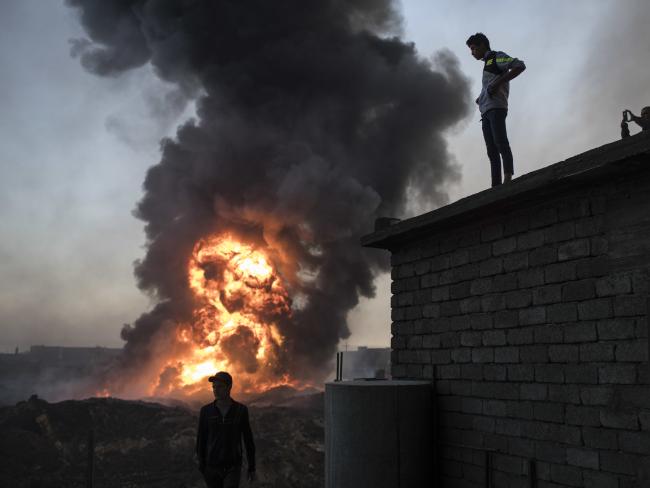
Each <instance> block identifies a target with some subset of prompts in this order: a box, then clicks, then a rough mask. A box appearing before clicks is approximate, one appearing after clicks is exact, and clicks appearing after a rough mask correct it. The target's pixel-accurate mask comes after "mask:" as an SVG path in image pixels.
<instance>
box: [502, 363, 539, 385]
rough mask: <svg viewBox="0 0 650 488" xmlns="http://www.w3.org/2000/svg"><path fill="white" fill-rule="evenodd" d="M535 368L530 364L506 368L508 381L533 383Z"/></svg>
mask: <svg viewBox="0 0 650 488" xmlns="http://www.w3.org/2000/svg"><path fill="white" fill-rule="evenodd" d="M534 379H535V368H534V367H533V366H532V365H530V364H517V365H510V366H508V381H533V380H534Z"/></svg>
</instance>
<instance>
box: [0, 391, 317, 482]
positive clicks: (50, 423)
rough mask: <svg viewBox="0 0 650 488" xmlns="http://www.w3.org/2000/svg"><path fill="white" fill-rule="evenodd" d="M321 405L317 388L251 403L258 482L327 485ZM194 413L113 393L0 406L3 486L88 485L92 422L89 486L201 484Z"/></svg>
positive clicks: (0, 475)
mask: <svg viewBox="0 0 650 488" xmlns="http://www.w3.org/2000/svg"><path fill="white" fill-rule="evenodd" d="M285 403H286V402H285ZM322 406H323V397H322V394H317V395H311V396H310V397H308V398H304V397H303V398H302V399H301V400H300V402H299V403H298V404H294V405H293V406H255V405H251V406H250V414H251V424H252V428H253V433H254V435H255V442H256V447H257V453H258V454H257V458H258V459H257V475H258V481H257V483H256V484H255V486H257V487H260V488H270V487H278V488H321V487H322V486H323V485H324V479H323V478H324V450H323V436H324V433H323V407H322ZM197 413H198V412H197V411H195V410H190V409H189V408H186V407H181V406H176V407H168V406H164V405H161V404H159V403H148V402H143V401H126V400H119V399H115V398H91V399H88V400H68V401H63V402H59V403H48V402H46V401H44V400H40V399H37V398H35V397H32V398H30V400H28V401H24V402H20V403H18V404H17V405H15V406H11V407H0V460H1V462H0V488H76V487H79V488H85V487H86V466H87V458H88V454H87V452H88V451H87V446H88V432H89V431H90V429H91V427H92V428H93V429H94V436H95V478H94V479H95V484H94V485H93V486H94V487H96V488H141V487H142V488H144V487H151V488H153V487H156V488H194V487H196V488H199V487H201V488H202V487H204V484H203V482H202V479H201V476H200V474H199V473H198V471H197V469H196V465H195V462H194V458H193V455H194V442H195V434H196V424H197ZM245 486H247V483H246V482H242V487H245Z"/></svg>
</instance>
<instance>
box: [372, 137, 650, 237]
mask: <svg viewBox="0 0 650 488" xmlns="http://www.w3.org/2000/svg"><path fill="white" fill-rule="evenodd" d="M642 170H646V171H647V170H650V132H647V131H646V132H642V133H639V134H636V135H634V136H632V137H630V138H627V139H624V140H620V141H616V142H612V143H610V144H606V145H604V146H601V147H598V148H595V149H592V150H590V151H587V152H584V153H582V154H579V155H577V156H573V157H572V158H569V159H567V160H565V161H561V162H559V163H555V164H552V165H550V166H547V167H545V168H542V169H539V170H536V171H532V172H530V173H527V174H525V175H523V176H521V177H519V178H516V179H515V180H514V181H513V182H512V183H509V184H507V185H502V186H499V187H496V188H490V189H488V190H484V191H482V192H480V193H476V194H474V195H470V196H468V197H465V198H463V199H461V200H458V201H457V202H454V203H451V204H449V205H446V206H444V207H441V208H438V209H436V210H433V211H431V212H427V213H425V214H422V215H419V216H417V217H413V218H411V219H408V220H404V221H402V222H399V223H397V224H394V225H392V226H390V227H387V228H385V229H382V230H380V231H377V232H373V233H372V234H368V235H366V236H363V237H362V238H361V245H362V246H365V247H374V248H379V249H392V248H393V247H395V246H396V245H400V244H401V243H403V242H405V241H409V240H411V239H413V238H417V237H418V236H421V235H423V234H426V233H428V232H430V231H431V230H432V229H433V228H436V229H440V228H444V227H447V226H449V225H454V226H456V225H458V224H461V223H463V222H464V221H466V220H476V218H477V217H479V218H480V217H482V216H483V215H486V216H487V215H490V214H492V213H493V212H495V211H496V210H504V209H507V208H511V207H513V206H515V205H516V204H519V203H521V202H522V201H530V200H536V199H539V198H540V197H542V196H544V195H550V194H552V193H556V192H566V191H567V188H568V187H571V186H581V185H584V184H589V183H594V182H595V181H598V180H602V179H605V178H612V177H616V175H617V174H625V173H628V172H633V171H642Z"/></svg>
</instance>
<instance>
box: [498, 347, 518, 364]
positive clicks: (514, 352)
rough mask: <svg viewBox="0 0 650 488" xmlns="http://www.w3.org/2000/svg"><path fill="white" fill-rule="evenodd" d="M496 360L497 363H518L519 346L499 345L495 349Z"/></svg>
mask: <svg viewBox="0 0 650 488" xmlns="http://www.w3.org/2000/svg"><path fill="white" fill-rule="evenodd" d="M494 361H495V362H496V363H518V362H519V348H518V347H497V348H495V349H494Z"/></svg>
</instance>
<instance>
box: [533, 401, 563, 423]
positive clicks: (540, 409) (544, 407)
mask: <svg viewBox="0 0 650 488" xmlns="http://www.w3.org/2000/svg"><path fill="white" fill-rule="evenodd" d="M533 409H534V410H533V411H534V417H535V420H542V421H544V422H556V423H563V422H564V404H562V403H548V402H545V403H536V404H535V405H534V407H533Z"/></svg>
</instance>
